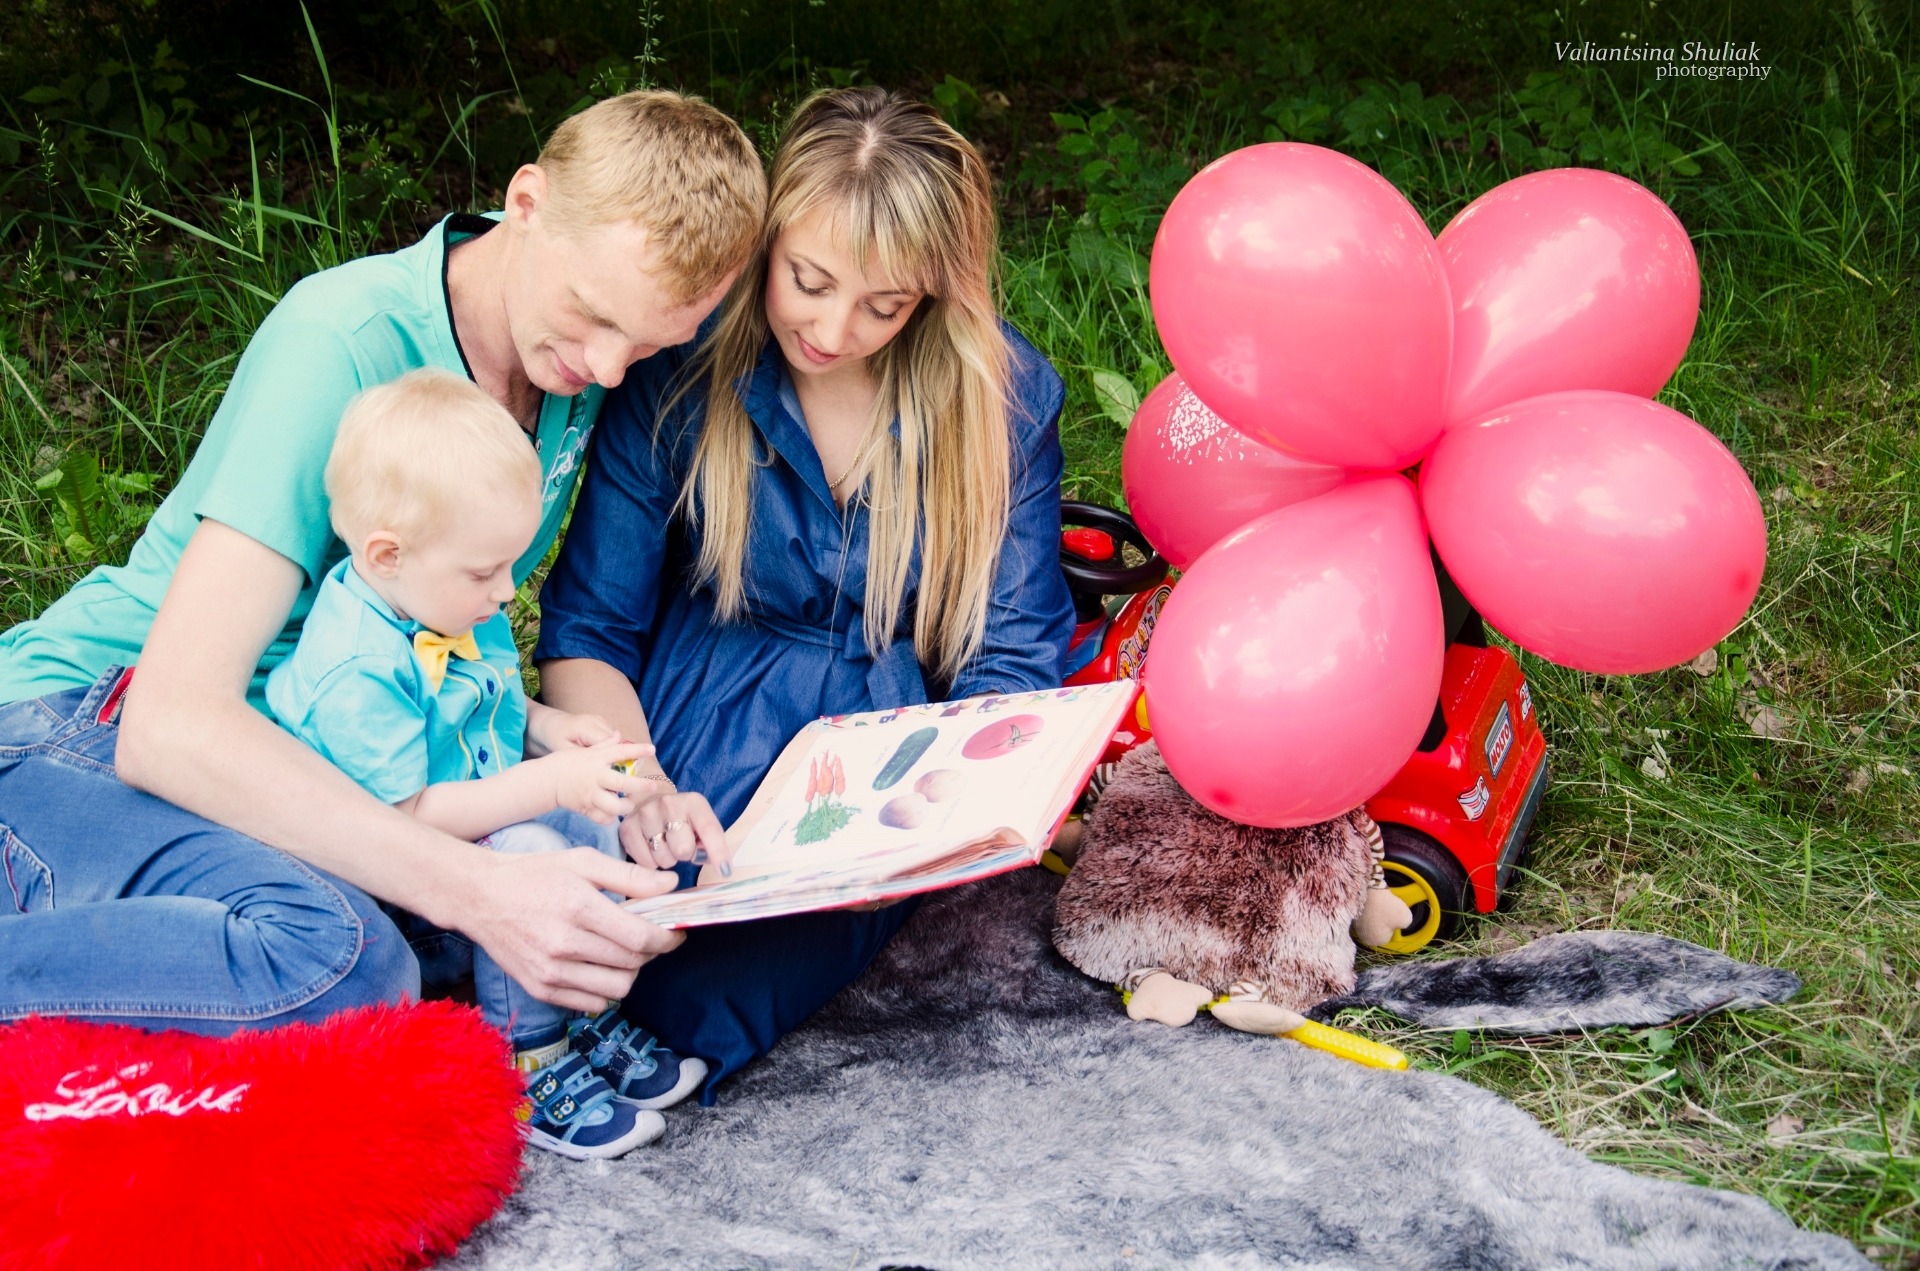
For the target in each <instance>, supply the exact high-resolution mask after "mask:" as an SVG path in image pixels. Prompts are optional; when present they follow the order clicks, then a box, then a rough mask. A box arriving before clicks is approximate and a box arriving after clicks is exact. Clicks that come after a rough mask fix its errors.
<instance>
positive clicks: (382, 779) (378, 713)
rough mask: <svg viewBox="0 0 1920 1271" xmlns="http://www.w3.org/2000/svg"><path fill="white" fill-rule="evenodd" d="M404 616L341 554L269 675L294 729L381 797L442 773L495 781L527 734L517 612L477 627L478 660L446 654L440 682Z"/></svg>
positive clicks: (402, 795)
mask: <svg viewBox="0 0 1920 1271" xmlns="http://www.w3.org/2000/svg"><path fill="white" fill-rule="evenodd" d="M421 629H422V628H421V625H420V624H419V623H417V622H412V621H409V620H408V619H405V618H402V617H401V616H400V615H399V614H397V613H395V612H394V611H393V607H392V606H391V605H389V604H388V603H387V602H386V601H384V600H382V599H380V597H379V596H378V595H377V594H376V593H375V592H374V590H373V588H371V587H369V586H368V585H367V582H366V580H365V579H364V578H362V577H360V575H359V574H358V573H356V572H354V568H353V562H352V561H351V560H343V561H341V562H340V563H339V564H338V565H335V566H334V567H333V570H332V572H331V573H329V574H328V575H327V576H326V578H325V580H324V581H322V582H321V584H320V592H319V594H318V595H317V596H315V597H314V600H313V608H312V610H311V611H309V612H308V614H307V625H306V627H305V628H304V629H303V630H302V631H301V632H300V642H299V644H297V645H296V646H295V647H294V650H293V654H292V655H291V656H290V657H288V658H287V659H286V660H285V661H283V662H281V663H280V665H279V666H276V667H274V668H273V673H272V674H270V675H268V676H267V705H268V707H269V709H270V710H271V711H272V714H273V717H274V719H275V720H277V721H279V723H280V726H281V727H283V728H285V729H286V730H287V731H288V732H290V733H292V734H293V735H294V736H296V737H298V738H299V739H300V740H301V741H304V742H306V743H307V745H309V746H312V747H313V748H314V749H315V750H317V751H319V752H320V753H321V754H322V755H323V756H325V757H326V759H327V760H328V761H329V762H331V763H332V764H333V766H334V767H336V768H338V769H340V770H341V771H342V772H344V773H346V774H347V775H348V776H349V777H352V778H353V779H354V780H355V781H357V782H359V783H360V785H361V786H362V787H364V788H365V789H366V791H367V792H368V793H369V794H371V795H373V797H374V798H376V799H379V800H380V801H381V802H382V803H398V802H399V801H400V800H402V799H406V798H411V797H412V796H413V795H416V794H418V793H420V791H422V790H424V789H426V788H427V787H428V786H430V785H432V784H434V783H435V782H438V781H471V780H475V779H477V778H480V777H490V776H492V775H493V774H494V773H496V772H500V771H503V770H504V769H506V768H507V767H509V766H511V765H513V764H516V763H519V762H520V755H521V748H522V746H523V745H524V744H525V738H526V732H527V698H526V693H525V692H524V691H523V690H522V689H521V687H520V655H519V652H518V651H517V650H516V649H515V648H514V646H513V629H512V627H511V626H509V625H508V623H507V615H506V614H504V613H496V614H494V615H493V617H491V618H488V619H487V620H486V621H485V622H483V623H481V624H480V625H479V626H477V627H475V628H474V629H473V639H474V642H475V643H476V644H477V645H479V647H480V657H479V659H478V660H477V661H475V660H469V659H467V658H461V657H450V658H448V659H447V673H446V678H445V679H443V680H442V681H441V683H440V687H439V688H438V689H437V690H436V689H435V688H434V686H433V681H432V679H431V678H429V677H428V675H427V672H426V670H425V669H424V668H423V667H422V666H421V665H420V662H419V659H417V658H415V657H414V655H413V637H414V633H415V632H417V631H419V630H421Z"/></svg>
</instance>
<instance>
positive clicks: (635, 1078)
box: [568, 1006, 707, 1109]
mask: <svg viewBox="0 0 1920 1271" xmlns="http://www.w3.org/2000/svg"><path fill="white" fill-rule="evenodd" d="M568 1039H569V1040H570V1041H571V1042H572V1044H573V1050H574V1053H575V1054H577V1055H579V1056H581V1057H582V1058H584V1059H585V1060H586V1061H587V1063H588V1064H589V1065H591V1066H592V1068H593V1070H594V1071H595V1072H596V1073H598V1074H600V1076H601V1077H603V1078H605V1079H606V1082H607V1084H608V1085H610V1086H612V1087H613V1090H614V1093H616V1094H618V1095H619V1096H620V1097H621V1098H622V1099H625V1100H626V1101H627V1102H629V1103H631V1104H634V1105H635V1106H637V1107H641V1108H648V1109H653V1108H670V1107H672V1106H673V1105H674V1104H676V1103H678V1102H680V1101H681V1100H682V1099H684V1098H686V1097H687V1096H688V1095H690V1094H692V1093H693V1092H694V1089H695V1088H696V1087H697V1086H699V1084H700V1083H701V1082H702V1081H705V1080H706V1079H707V1063H706V1061H705V1060H704V1059H694V1058H691V1057H689V1058H686V1059H682V1058H680V1056H678V1055H676V1054H674V1053H673V1052H672V1051H671V1050H668V1049H667V1048H666V1047H665V1046H662V1045H661V1044H660V1039H659V1038H657V1037H655V1036H654V1035H653V1034H652V1033H649V1032H647V1031H646V1030H645V1029H643V1028H640V1027H638V1026H636V1025H635V1024H634V1023H633V1021H631V1020H628V1019H625V1018H623V1017H622V1016H621V1014H620V1008H619V1007H617V1006H616V1007H615V1008H614V1009H612V1010H610V1011H608V1012H607V1013H606V1014H604V1015H601V1016H599V1017H598V1018H595V1019H579V1020H576V1021H574V1023H573V1024H572V1025H571V1027H570V1029H569V1032H568Z"/></svg>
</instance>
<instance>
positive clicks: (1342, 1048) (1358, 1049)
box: [1280, 1020, 1407, 1072]
mask: <svg viewBox="0 0 1920 1271" xmlns="http://www.w3.org/2000/svg"><path fill="white" fill-rule="evenodd" d="M1280 1036H1282V1037H1291V1038H1292V1039H1293V1040H1294V1041H1297V1042H1299V1043H1300V1044H1301V1045H1302V1046H1311V1047H1313V1048H1314V1049H1315V1050H1324V1051H1326V1052H1327V1053H1328V1054H1329V1055H1338V1056H1340V1058H1342V1059H1351V1060H1352V1061H1353V1062H1354V1063H1356V1064H1365V1065H1366V1066H1367V1067H1369V1068H1391V1069H1393V1070H1395V1071H1396V1072H1404V1071H1406V1067H1407V1057H1406V1056H1405V1055H1403V1054H1401V1053H1400V1052H1399V1051H1397V1050H1395V1049H1394V1048H1393V1047H1391V1046H1387V1045H1384V1044H1382V1043H1380V1042H1376V1041H1369V1040H1368V1039H1367V1038H1365V1037H1361V1036H1359V1035H1358V1034H1355V1033H1349V1032H1347V1031H1346V1030H1344V1029H1339V1028H1329V1027H1327V1026H1326V1025H1325V1024H1316V1023H1314V1022H1313V1021H1312V1020H1308V1021H1307V1022H1306V1023H1304V1024H1302V1025H1300V1027H1298V1028H1296V1029H1294V1030H1293V1031H1292V1032H1290V1033H1282V1034H1280Z"/></svg>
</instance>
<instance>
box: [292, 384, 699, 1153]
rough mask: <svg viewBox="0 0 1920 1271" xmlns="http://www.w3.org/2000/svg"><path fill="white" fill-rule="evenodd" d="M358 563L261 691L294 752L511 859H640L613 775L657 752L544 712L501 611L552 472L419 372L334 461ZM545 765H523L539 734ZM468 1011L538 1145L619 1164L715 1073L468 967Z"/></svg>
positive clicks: (334, 484)
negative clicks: (526, 1113)
mask: <svg viewBox="0 0 1920 1271" xmlns="http://www.w3.org/2000/svg"><path fill="white" fill-rule="evenodd" d="M326 491H327V499H328V501H329V505H330V507H329V516H330V518H331V520H332V524H333V530H334V533H335V534H337V535H338V536H339V537H340V539H341V541H343V542H344V543H346V545H347V548H348V551H349V553H350V555H349V556H348V557H347V559H345V560H343V561H341V562H340V563H339V564H338V565H337V566H335V567H334V568H333V570H332V571H330V572H329V573H328V575H327V577H326V579H325V581H324V582H322V584H321V586H320V588H319V590H318V592H317V593H316V595H315V597H314V602H313V608H312V610H311V612H310V613H309V614H308V615H307V618H306V622H305V624H304V625H303V626H302V628H301V634H300V642H299V644H298V645H297V646H296V647H295V649H294V651H293V653H292V655H291V656H289V657H288V658H287V659H286V661H284V662H283V663H281V664H280V665H279V666H278V667H276V668H274V670H273V672H272V674H271V675H270V676H269V677H268V679H267V703H268V705H269V707H270V708H271V709H272V711H273V714H274V717H275V718H276V719H277V720H278V721H279V722H280V724H281V725H282V726H283V727H285V728H286V729H287V730H288V731H290V732H292V733H293V734H294V735H295V736H297V737H299V738H300V739H301V740H302V741H304V742H306V743H307V744H308V745H310V746H312V747H313V748H314V749H315V750H318V751H319V752H320V753H321V754H322V755H324V756H326V758H327V759H328V760H329V761H330V762H332V763H333V764H334V765H335V766H337V767H339V768H340V769H341V770H342V771H344V772H345V773H346V774H347V775H348V776H350V777H352V778H353V779H354V780H355V781H357V782H358V783H359V784H360V785H361V786H362V787H364V788H365V789H366V790H368V791H369V792H370V793H372V794H373V795H374V797H376V798H378V799H380V800H382V801H383V802H386V803H390V804H392V805H394V806H395V807H397V808H399V809H400V810H401V811H403V812H406V813H409V814H410V815H412V816H415V817H418V818H419V819H420V820H422V821H425V822H427V823H428V824H430V825H433V826H435V827H436V828H438V829H441V830H445V831H446V832H448V833H450V834H453V835H455V836H457V837H459V838H463V839H469V840H472V841H474V842H477V843H480V844H482V845H483V846H487V847H491V848H493V849H494V850H496V851H505V852H544V851H564V850H566V849H568V848H569V847H572V846H574V845H576V844H582V845H586V846H590V847H593V848H596V849H598V850H599V851H601V852H604V853H606V854H607V855H610V856H614V857H617V858H620V859H624V858H625V854H624V853H623V852H622V850H621V847H620V841H619V815H620V813H621V812H622V811H623V810H624V809H625V808H626V806H627V805H626V803H625V801H624V799H623V798H622V795H621V786H622V785H623V784H624V783H627V782H629V781H630V779H628V778H623V777H622V776H621V775H620V773H619V771H618V770H617V769H616V767H615V765H616V764H621V763H624V762H626V761H628V760H631V759H633V758H636V757H638V756H640V755H644V754H647V753H649V752H650V750H651V748H650V747H647V746H644V745H636V744H632V743H628V742H624V741H622V740H621V739H620V737H619V735H618V734H617V733H616V732H615V731H614V729H613V728H612V727H611V726H609V725H608V724H607V723H606V722H605V721H604V720H601V719H599V718H597V717H595V716H589V715H568V714H566V713H564V712H561V711H557V710H554V709H553V708H552V707H549V706H545V705H543V704H541V703H539V702H533V701H529V700H528V698H527V696H526V693H525V691H524V690H523V689H522V687H521V683H520V666H519V653H518V650H517V649H516V648H515V646H514V642H513V632H512V629H511V627H510V626H509V623H508V620H507V616H506V614H505V612H504V611H503V610H502V606H503V605H505V604H506V602H507V601H509V600H511V599H512V598H513V595H514V581H513V577H514V568H513V567H514V562H515V561H516V560H517V559H518V558H519V557H520V556H521V554H522V553H524V552H525V551H526V550H527V548H528V546H529V545H530V544H531V543H532V541H533V538H534V535H535V533H536V531H537V530H538V528H539V523H540V517H541V476H540V463H539V459H538V457H537V456H536V455H535V453H534V449H533V446H532V444H531V442H530V441H529V440H528V438H527V436H526V434H525V433H524V432H522V431H521V429H520V427H519V425H517V424H516V423H515V422H514V421H513V417H512V416H511V415H509V414H508V413H507V412H506V410H505V409H504V408H503V407H501V406H500V404H499V403H498V402H496V401H494V400H493V399H492V398H491V397H489V396H488V395H487V394H486V393H485V392H484V391H482V390H481V389H480V388H479V387H478V386H476V385H475V384H473V383H472V382H470V381H468V380H465V379H462V378H460V377H459V376H456V375H452V374H449V373H447V372H445V371H436V370H422V371H414V372H411V373H409V374H407V375H404V376H401V377H400V378H399V379H397V380H394V381H392V382H391V383H388V384H383V385H380V386H379V387H376V388H371V389H368V390H367V391H365V392H363V393H361V394H360V395H359V396H358V397H356V398H354V399H353V401H352V402H351V403H350V404H349V405H348V407H347V410H346V413H345V415H344V416H342V418H341V421H340V429H339V432H338V434H337V435H336V437H335V439H334V444H333V450H332V453H331V455H330V457H329V459H328V461H327V469H326ZM529 735H531V736H533V737H534V738H535V739H536V740H537V741H540V742H544V743H545V745H546V749H547V753H546V754H544V755H541V756H540V757H538V758H534V759H527V758H524V757H523V753H524V749H525V743H526V739H527V737H528V736H529ZM473 963H474V966H473V972H474V987H475V993H476V996H477V998H478V1000H479V1004H480V1009H481V1011H482V1012H483V1013H484V1014H485V1016H486V1018H487V1020H488V1021H489V1022H490V1023H492V1024H493V1025H494V1026H495V1027H497V1028H499V1029H500V1030H501V1031H502V1032H503V1033H505V1034H506V1035H507V1037H508V1039H509V1040H510V1042H511V1043H512V1045H513V1047H514V1059H515V1063H516V1065H517V1066H518V1067H519V1068H520V1069H521V1071H523V1072H525V1073H527V1074H528V1081H527V1095H528V1098H529V1100H530V1101H531V1105H532V1108H531V1116H530V1123H529V1129H530V1137H531V1138H532V1140H533V1142H534V1143H536V1144H537V1145H539V1146H541V1147H544V1148H546V1149H547V1150H549V1151H553V1152H558V1153H560V1154H561V1155H563V1156H571V1157H576V1158H586V1157H612V1156H619V1155H621V1154H622V1153H624V1152H626V1151H628V1150H630V1149H632V1148H634V1147H636V1146H638V1145H639V1144H642V1143H646V1142H649V1141H651V1140H652V1139H655V1138H657V1137H659V1135H660V1134H661V1133H663V1132H664V1131H665V1129H666V1122H665V1121H664V1120H663V1119H662V1118H661V1116H660V1114H659V1112H658V1109H660V1108H664V1107H667V1106H669V1105H671V1104H673V1103H676V1102H678V1101H679V1100H680V1099H682V1098H684V1097H685V1096H686V1095H687V1094H689V1093H690V1092H691V1091H692V1090H693V1089H694V1088H695V1087H696V1086H697V1085H699V1083H700V1081H701V1080H702V1079H703V1078H704V1077H705V1076H706V1065H705V1064H704V1063H703V1062H702V1061H701V1060H698V1059H693V1058H688V1059H684V1060H683V1059H680V1058H679V1057H677V1056H676V1055H674V1053H673V1052H672V1051H670V1050H668V1049H666V1048H665V1047H663V1046H660V1045H659V1044H658V1043H657V1042H656V1040H655V1039H654V1038H653V1037H652V1036H651V1035H649V1034H647V1033H645V1032H643V1031H641V1030H640V1029H638V1028H636V1027H635V1026H634V1025H633V1024H632V1023H630V1022H628V1021H626V1020H624V1019H622V1018H621V1017H620V1015H619V1010H618V1006H617V1005H616V1006H615V1007H614V1008H613V1009H611V1010H608V1011H607V1012H606V1013H604V1014H602V1015H600V1016H599V1017H597V1018H593V1019H588V1018H586V1017H585V1016H582V1015H577V1014H576V1013H574V1012H571V1011H568V1010H566V1009H564V1008H562V1007H558V1006H553V1005H550V1004H548V1003H546V1002H542V1001H540V1000H539V999H538V998H536V997H534V996H533V995H532V994H531V993H529V992H527V991H526V990H525V989H523V988H521V987H520V985H518V984H517V983H515V982H514V981H513V980H512V979H511V978H510V977H508V976H507V975H506V974H505V972H503V971H502V970H501V968H500V967H499V965H498V964H496V963H495V962H494V961H493V959H492V958H490V957H488V956H487V954H486V953H485V951H484V950H481V949H478V948H475V949H474V950H473Z"/></svg>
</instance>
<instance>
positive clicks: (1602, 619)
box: [1420, 390, 1767, 675]
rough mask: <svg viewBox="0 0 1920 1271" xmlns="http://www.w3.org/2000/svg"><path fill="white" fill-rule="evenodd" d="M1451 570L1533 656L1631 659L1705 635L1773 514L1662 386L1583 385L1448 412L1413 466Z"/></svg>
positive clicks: (1627, 666)
mask: <svg viewBox="0 0 1920 1271" xmlns="http://www.w3.org/2000/svg"><path fill="white" fill-rule="evenodd" d="M1420 500H1421V503H1422V505H1423V506H1424V507H1425V509H1426V513H1427V525H1428V528H1429V529H1430V530H1431V532H1432V534H1433V542H1434V546H1435V547H1436V548H1437V549H1438V550H1439V552H1440V559H1441V560H1443V561H1444V562H1446V566H1447V572H1448V573H1450V574H1452V575H1453V580H1454V581H1455V582H1456V583H1458V584H1459V585H1460V590H1461V591H1462V592H1463V593H1464V594H1465V595H1466V597H1467V599H1468V600H1470V601H1472V602H1473V604H1474V607H1475V608H1477V609H1478V610H1480V612H1481V614H1482V615H1484V616H1485V618H1486V619H1487V621H1488V622H1491V623H1492V624H1493V625H1494V626H1495V627H1498V628H1499V629H1500V630H1501V631H1503V632H1505V633H1506V634H1507V635H1508V636H1509V637H1510V638H1511V639H1513V640H1514V642H1515V643H1517V644H1520V645H1521V646H1523V647H1525V648H1528V649H1531V650H1532V651H1533V652H1535V653H1538V654H1539V655H1540V656H1541V657H1544V658H1548V659H1551V660H1552V661H1555V662H1558V663H1560V664H1562V665H1563V666H1570V667H1573V668H1575V669H1576V670H1581V671H1597V672H1602V673H1605V674H1609V675H1626V674H1632V673H1635V672H1640V671H1657V670H1660V669H1661V668H1663V667H1669V666H1677V665H1679V664H1680V663H1682V662H1685V661H1687V660H1689V659H1690V658H1693V657H1696V656H1698V655H1699V654H1701V653H1703V652H1705V651H1706V650H1708V649H1710V648H1712V647H1713V646H1714V645H1715V644H1717V643H1719V642H1720V640H1721V639H1722V638H1723V637H1724V636H1725V635H1726V634H1727V633H1728V632H1729V631H1731V630H1733V628H1734V627H1735V626H1737V625H1738V624H1739V622H1740V619H1741V616H1742V615H1744V614H1745V613H1746V611H1747V606H1749V605H1751V604H1752V603H1753V597H1754V594H1755V593H1756V592H1758V591H1759V589H1760V575H1761V573H1762V572H1763V571H1764V570H1765V568H1766V563H1767V522H1766V517H1765V515H1764V514H1763V513H1762V512H1761V510H1760V497H1759V495H1757V494H1755V493H1754V489H1753V482H1752V481H1751V480H1749V479H1748V477H1747V474H1746V470H1745V469H1743V468H1742V467H1741V466H1740V461H1739V460H1738V459H1736V458H1734V457H1733V454H1732V453H1731V452H1730V451H1729V450H1728V449H1727V448H1726V447H1725V446H1723V445H1721V444H1720V442H1719V441H1718V440H1717V439H1716V438H1715V437H1714V435H1713V434H1712V433H1710V432H1708V431H1707V430H1706V429H1704V428H1702V427H1701V426H1700V425H1698V424H1696V423H1694V422H1693V421H1692V420H1691V419H1688V418H1687V417H1686V416H1685V415H1682V414H1681V413H1680V412H1678V411H1675V410H1670V409H1668V408H1667V407H1665V406H1662V405H1660V404H1659V403H1658V402H1650V401H1647V400H1646V399H1645V398H1641V397H1630V396H1628V395H1627V394H1625V393H1608V392H1601V391H1597V390H1584V391H1576V392H1569V393H1549V394H1547V395H1545V396H1543V397H1534V398H1529V399H1528V400H1526V401H1523V402H1515V403H1514V404H1513V405H1511V406H1508V407H1506V408H1505V409H1503V410H1501V411H1498V412H1496V413H1494V414H1492V415H1489V416H1487V417H1486V418H1484V419H1480V420H1476V421H1474V422H1472V423H1469V424H1466V425H1464V426H1462V427H1457V428H1450V429H1448V430H1447V433H1446V435H1445V436H1443V437H1442V438H1441V439H1440V444H1439V445H1437V446H1435V447H1434V450H1433V454H1432V455H1430V456H1429V457H1428V458H1427V461H1426V463H1425V464H1423V465H1422V466H1421V470H1420Z"/></svg>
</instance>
